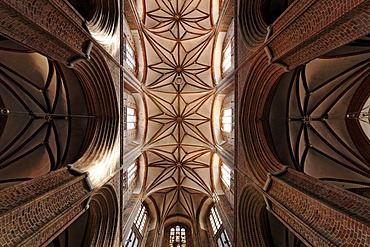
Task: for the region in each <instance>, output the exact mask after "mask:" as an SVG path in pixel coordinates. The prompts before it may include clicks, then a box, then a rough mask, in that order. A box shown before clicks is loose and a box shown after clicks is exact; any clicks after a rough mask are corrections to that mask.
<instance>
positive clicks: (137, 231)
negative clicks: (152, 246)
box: [124, 205, 148, 247]
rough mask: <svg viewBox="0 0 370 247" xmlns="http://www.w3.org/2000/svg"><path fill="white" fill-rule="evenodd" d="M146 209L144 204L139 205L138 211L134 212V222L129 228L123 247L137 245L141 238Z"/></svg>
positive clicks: (134, 246)
mask: <svg viewBox="0 0 370 247" xmlns="http://www.w3.org/2000/svg"><path fill="white" fill-rule="evenodd" d="M147 214H148V213H147V211H146V208H145V206H144V205H141V207H140V209H139V211H138V212H137V214H136V218H135V220H134V224H133V225H132V227H131V229H130V233H129V234H128V236H127V238H126V241H125V243H124V247H137V246H139V245H140V243H141V241H142V240H143V235H144V234H143V233H144V227H145V223H146V219H147Z"/></svg>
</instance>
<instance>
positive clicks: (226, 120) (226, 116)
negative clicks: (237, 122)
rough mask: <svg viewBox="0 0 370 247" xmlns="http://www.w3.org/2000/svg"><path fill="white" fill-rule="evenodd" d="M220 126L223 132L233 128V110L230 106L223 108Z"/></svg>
mask: <svg viewBox="0 0 370 247" xmlns="http://www.w3.org/2000/svg"><path fill="white" fill-rule="evenodd" d="M221 123H222V125H221V126H222V127H221V129H222V130H223V131H225V132H231V131H232V128H233V110H232V109H231V108H228V109H224V110H223V112H222V121H221Z"/></svg>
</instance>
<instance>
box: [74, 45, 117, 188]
mask: <svg viewBox="0 0 370 247" xmlns="http://www.w3.org/2000/svg"><path fill="white" fill-rule="evenodd" d="M74 71H75V74H76V75H77V77H78V78H79V79H80V81H81V84H82V87H83V89H84V92H85V95H86V102H87V106H88V111H89V115H91V116H93V118H91V119H90V122H89V125H88V128H90V129H91V131H89V133H91V134H90V135H89V136H88V137H87V138H88V142H86V143H89V145H86V146H85V147H84V148H85V150H86V151H85V152H84V153H85V155H83V156H82V157H81V158H80V159H79V160H77V161H76V162H75V163H74V166H75V167H76V168H78V169H81V170H88V171H89V173H90V177H91V181H92V183H93V184H94V185H96V184H98V183H99V182H100V181H102V180H103V179H104V177H105V175H106V174H105V173H104V172H102V171H105V172H109V171H110V169H109V168H108V167H106V166H110V164H111V163H110V161H111V160H113V159H114V158H115V157H118V155H119V150H118V149H119V147H118V144H117V143H118V140H117V139H118V138H117V137H118V128H119V118H118V116H119V114H118V100H117V94H116V91H115V87H114V82H113V79H112V76H111V73H110V70H109V68H108V65H107V64H106V62H105V59H104V56H103V55H102V54H101V53H100V52H99V51H98V50H96V49H93V50H92V52H91V59H90V61H87V60H84V61H81V62H80V63H78V64H77V65H75V67H74Z"/></svg>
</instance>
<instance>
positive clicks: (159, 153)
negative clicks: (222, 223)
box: [142, 0, 216, 220]
mask: <svg viewBox="0 0 370 247" xmlns="http://www.w3.org/2000/svg"><path fill="white" fill-rule="evenodd" d="M144 10H145V11H144V12H145V16H144V17H143V20H142V30H143V32H144V40H145V42H144V43H145V52H146V62H147V66H146V71H145V74H146V80H144V85H143V89H144V92H145V101H146V106H147V110H148V126H147V135H146V144H145V147H144V150H145V152H144V154H145V156H146V159H147V164H148V166H147V176H146V185H145V186H146V187H145V193H146V195H147V196H149V197H150V198H151V200H152V201H153V202H154V203H155V204H156V206H157V208H158V209H159V213H160V215H161V217H162V220H165V219H166V218H168V217H171V216H175V215H176V216H183V217H186V218H190V219H195V217H196V215H197V211H198V210H200V208H201V206H202V203H203V202H204V201H205V199H207V198H209V197H211V191H212V186H213V185H212V173H211V172H212V171H211V162H212V156H213V145H214V139H213V133H212V124H211V122H212V121H211V117H212V104H213V101H214V88H215V82H214V79H213V76H212V62H211V61H212V60H213V44H214V39H215V32H216V28H215V25H214V23H213V16H212V2H211V1H201V0H190V1H187V0H171V1H168V0H155V1H153V0H146V1H145V3H144Z"/></svg>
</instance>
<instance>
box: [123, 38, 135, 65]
mask: <svg viewBox="0 0 370 247" xmlns="http://www.w3.org/2000/svg"><path fill="white" fill-rule="evenodd" d="M124 40H125V45H124V57H125V61H126V63H127V65H128V67H129V68H130V69H131V70H132V71H134V69H135V66H136V62H135V54H134V49H133V48H132V46H131V44H130V42H128V40H127V38H126V39H124Z"/></svg>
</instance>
